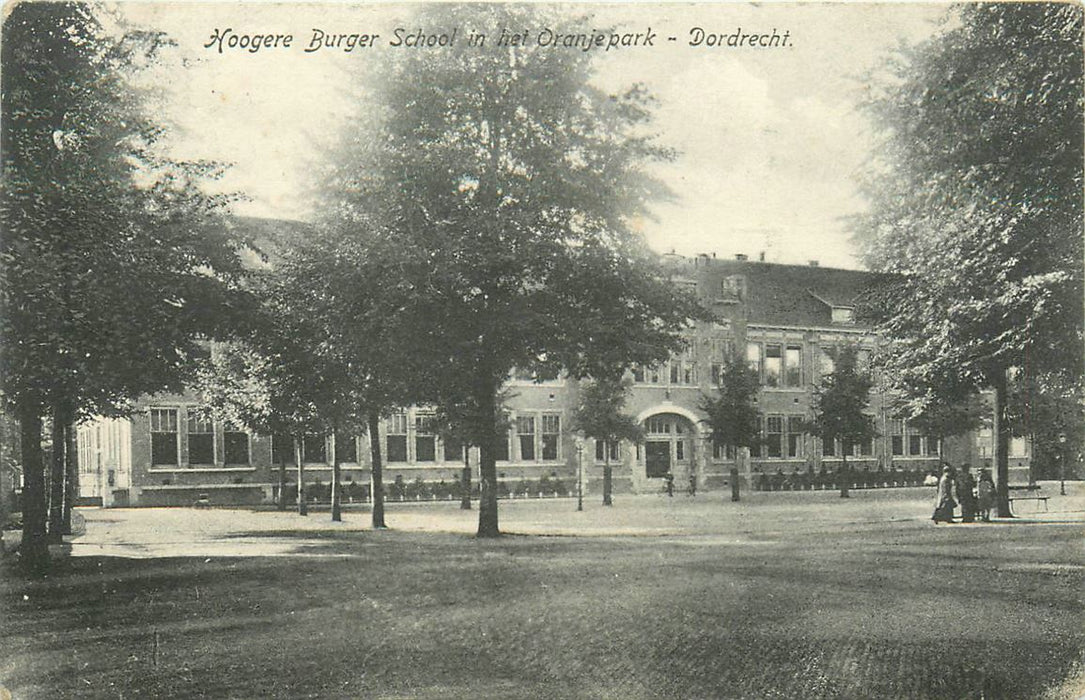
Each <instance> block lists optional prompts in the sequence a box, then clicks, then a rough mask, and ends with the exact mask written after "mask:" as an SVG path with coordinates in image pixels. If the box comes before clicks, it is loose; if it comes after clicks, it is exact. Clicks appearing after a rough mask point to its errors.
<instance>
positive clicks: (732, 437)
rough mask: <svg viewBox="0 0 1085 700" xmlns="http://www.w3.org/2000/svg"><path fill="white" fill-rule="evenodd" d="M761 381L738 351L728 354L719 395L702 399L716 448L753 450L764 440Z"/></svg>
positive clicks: (722, 372) (719, 384) (721, 375)
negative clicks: (759, 406)
mask: <svg viewBox="0 0 1085 700" xmlns="http://www.w3.org/2000/svg"><path fill="white" fill-rule="evenodd" d="M760 391H761V382H760V380H759V378H758V376H757V372H755V371H753V370H751V369H750V367H749V365H747V364H746V359H745V358H744V357H742V356H741V355H740V354H738V353H737V352H732V353H728V354H727V355H726V357H724V358H723V364H722V366H721V367H720V376H719V380H718V382H717V383H716V392H717V393H716V395H715V396H711V395H709V396H703V397H702V398H701V410H702V411H704V412H705V415H707V416H708V418H707V421H706V422H707V423H708V428H709V430H710V437H711V440H712V443H713V444H714V445H717V446H720V447H724V446H726V447H730V448H739V447H752V446H753V445H755V444H757V442H758V440H760V439H761V413H760V411H758V409H757V395H758V393H759V392H760Z"/></svg>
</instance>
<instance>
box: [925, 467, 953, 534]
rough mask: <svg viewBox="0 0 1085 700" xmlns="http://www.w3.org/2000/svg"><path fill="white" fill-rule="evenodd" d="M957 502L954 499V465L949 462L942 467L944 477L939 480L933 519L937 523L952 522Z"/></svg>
mask: <svg viewBox="0 0 1085 700" xmlns="http://www.w3.org/2000/svg"><path fill="white" fill-rule="evenodd" d="M956 507H957V502H956V501H954V500H953V467H951V466H949V465H948V464H947V465H946V466H945V467H944V468H943V469H942V478H940V479H939V480H938V491H937V495H936V496H935V501H934V515H932V516H931V520H933V521H934V522H936V523H952V522H955V521H954V520H953V509H954V508H956Z"/></svg>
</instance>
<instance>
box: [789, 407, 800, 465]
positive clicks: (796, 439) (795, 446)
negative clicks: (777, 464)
mask: <svg viewBox="0 0 1085 700" xmlns="http://www.w3.org/2000/svg"><path fill="white" fill-rule="evenodd" d="M802 424H803V417H802V416H789V417H788V419H787V456H788V457H802V442H803V440H802V436H803V425H802Z"/></svg>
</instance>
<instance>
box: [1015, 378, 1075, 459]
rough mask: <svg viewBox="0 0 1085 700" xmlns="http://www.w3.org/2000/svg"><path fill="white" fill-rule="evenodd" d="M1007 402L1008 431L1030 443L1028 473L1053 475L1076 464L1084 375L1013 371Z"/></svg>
mask: <svg viewBox="0 0 1085 700" xmlns="http://www.w3.org/2000/svg"><path fill="white" fill-rule="evenodd" d="M1007 404H1008V405H1007V414H1008V415H1007V422H1008V424H1009V430H1010V432H1011V433H1012V434H1013V435H1016V436H1019V437H1027V438H1028V439H1029V440H1030V442H1031V443H1032V455H1031V457H1032V459H1031V470H1032V471H1031V476H1033V477H1035V475H1036V474H1039V475H1040V477H1041V478H1044V479H1053V478H1057V477H1060V476H1062V475H1064V474H1065V472H1064V469H1065V468H1066V467H1070V469H1075V468H1076V466H1077V464H1078V463H1079V462H1078V459H1080V455H1081V454H1082V451H1083V448H1082V446H1083V445H1085V379H1083V378H1082V377H1081V376H1077V377H1072V376H1065V375H1058V374H1040V375H1035V374H1033V375H1029V374H1025V373H1024V372H1019V373H1015V374H1012V375H1011V381H1010V388H1009V398H1008V400H1007ZM1070 475H1071V476H1072V477H1073V478H1080V474H1077V473H1075V472H1073V471H1071V472H1070Z"/></svg>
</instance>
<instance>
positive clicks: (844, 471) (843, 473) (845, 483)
mask: <svg viewBox="0 0 1085 700" xmlns="http://www.w3.org/2000/svg"><path fill="white" fill-rule="evenodd" d="M850 448H851V445H841V446H840V450H841V452H842V453H843V454H841V455H840V457H841V459H843V460H844V463H843V464H842V465H841V467H840V497H841V498H851V496H850V495H849V494H848V487H849V486H851V475H850V474H848V449H850Z"/></svg>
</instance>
